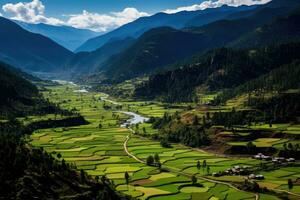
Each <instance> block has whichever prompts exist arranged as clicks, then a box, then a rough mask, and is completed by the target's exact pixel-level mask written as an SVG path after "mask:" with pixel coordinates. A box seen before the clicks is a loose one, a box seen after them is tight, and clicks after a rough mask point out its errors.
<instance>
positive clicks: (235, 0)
mask: <svg viewBox="0 0 300 200" xmlns="http://www.w3.org/2000/svg"><path fill="white" fill-rule="evenodd" d="M270 1H271V0H209V1H204V2H202V3H200V4H194V5H191V6H185V7H179V8H176V9H168V10H165V11H163V12H165V13H169V14H171V13H177V12H180V11H195V10H204V9H206V8H217V7H220V6H223V5H229V6H241V5H248V6H249V5H255V4H265V3H268V2H270Z"/></svg>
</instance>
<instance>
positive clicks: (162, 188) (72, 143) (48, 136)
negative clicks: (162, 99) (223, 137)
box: [30, 85, 300, 200]
mask: <svg viewBox="0 0 300 200" xmlns="http://www.w3.org/2000/svg"><path fill="white" fill-rule="evenodd" d="M48 89H49V90H50V91H51V92H49V91H45V92H44V96H45V97H46V98H49V99H50V100H51V101H52V102H55V103H58V104H59V105H60V106H61V107H62V108H64V109H76V110H78V112H79V113H80V114H81V115H82V116H84V118H85V119H86V120H87V121H88V122H90V124H88V125H82V126H76V127H68V128H52V129H41V130H38V131H35V132H34V133H33V134H32V136H31V144H32V145H33V146H35V147H43V148H44V149H45V150H46V151H47V152H49V153H52V154H53V155H58V154H60V155H61V158H58V159H64V160H65V161H66V162H68V163H72V164H74V165H76V166H77V168H78V170H81V169H83V170H84V171H85V172H87V174H89V175H91V176H93V177H95V176H103V175H105V176H106V177H107V178H109V179H110V180H112V181H113V183H114V185H115V188H116V189H117V190H118V191H120V192H121V193H124V194H128V195H131V196H133V197H137V198H138V199H151V200H152V199H153V200H164V199H178V200H184V199H195V200H196V199H203V200H206V199H207V200H218V199H220V200H221V199H226V200H236V199H244V200H246V199H247V200H250V199H256V196H255V194H253V193H251V192H246V191H241V190H238V189H236V188H235V187H233V186H232V183H239V182H243V181H244V179H245V177H242V176H228V177H222V179H218V178H216V177H212V176H210V175H209V174H208V172H207V170H205V169H204V168H203V169H202V168H200V169H197V167H196V163H197V161H198V160H199V161H203V160H206V161H207V164H208V165H209V166H210V174H211V173H213V172H218V171H222V170H226V169H228V168H230V167H232V166H235V165H240V166H249V167H255V166H256V165H259V164H260V161H258V160H254V159H250V158H230V157H222V156H218V155H215V154H212V153H207V152H205V151H202V150H197V149H192V148H188V147H186V146H183V145H180V144H172V148H163V147H161V145H160V143H159V142H158V141H153V140H150V139H147V138H142V137H140V136H137V135H133V134H131V132H130V131H129V130H128V129H126V128H121V127H120V124H121V123H122V121H124V120H126V119H128V116H127V115H125V114H122V113H119V112H116V111H117V108H116V106H117V105H116V104H114V103H112V102H108V101H104V100H101V96H102V94H99V93H93V92H76V90H78V89H79V88H78V86H74V85H60V86H55V87H49V88H48ZM121 104H122V109H123V110H124V111H127V110H129V111H133V112H136V113H139V114H141V115H143V116H147V117H150V116H155V117H156V116H157V117H159V116H162V115H163V114H164V113H165V112H176V111H180V108H171V109H167V108H165V106H164V105H162V104H160V103H155V102H125V101H124V102H121ZM104 105H106V106H109V108H107V107H106V108H105V107H104ZM50 117H53V116H45V118H50ZM30 118H32V117H30ZM33 118H34V117H33ZM31 120H34V119H30V121H31ZM99 124H101V126H99ZM150 125H151V124H147V123H145V124H140V128H142V127H145V129H146V131H147V132H148V133H150V134H151V133H153V132H154V131H155V130H153V129H151V126H150ZM296 128H297V127H296ZM290 131H293V129H292V130H290ZM127 136H130V139H129V140H128V142H127V146H126V145H125V146H126V147H127V148H128V151H129V152H130V153H131V154H132V155H134V156H136V157H137V158H139V159H140V160H142V161H145V160H146V158H147V157H148V156H149V155H154V154H155V153H157V154H158V155H159V157H160V161H161V163H162V169H163V170H158V168H157V167H153V166H147V165H146V164H144V163H143V162H140V161H138V160H136V159H134V158H133V157H131V156H128V155H127V153H126V151H125V149H124V142H125V141H126V139H127ZM256 142H257V143H258V144H259V145H262V146H267V145H277V144H278V142H280V141H277V140H266V139H261V140H258V141H256ZM56 157H57V156H56ZM125 172H128V174H129V175H130V183H129V185H126V181H125V179H124V173H125ZM261 173H262V174H263V175H264V176H265V177H267V178H266V179H265V180H264V181H260V182H259V184H261V185H263V186H264V187H267V188H270V189H280V190H287V178H288V177H290V176H292V177H294V178H300V169H299V168H298V167H292V166H290V167H286V168H282V169H278V170H276V171H270V172H261ZM192 175H195V176H196V177H197V182H198V183H199V184H197V185H196V186H193V185H192V184H191V176H192ZM200 185H202V186H201V187H200ZM292 192H293V193H296V194H300V186H295V187H294V189H293V191H292ZM259 198H260V199H276V197H275V196H273V195H271V194H261V195H259Z"/></svg>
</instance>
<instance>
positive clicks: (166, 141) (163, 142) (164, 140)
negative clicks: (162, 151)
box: [160, 138, 171, 148]
mask: <svg viewBox="0 0 300 200" xmlns="http://www.w3.org/2000/svg"><path fill="white" fill-rule="evenodd" d="M160 145H161V146H162V147H165V148H170V147H171V145H170V143H169V142H168V140H167V139H166V138H163V139H161V141H160Z"/></svg>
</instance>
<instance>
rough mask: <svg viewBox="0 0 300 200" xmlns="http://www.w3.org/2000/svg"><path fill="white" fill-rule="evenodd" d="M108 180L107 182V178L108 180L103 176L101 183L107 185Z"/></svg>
mask: <svg viewBox="0 0 300 200" xmlns="http://www.w3.org/2000/svg"><path fill="white" fill-rule="evenodd" d="M106 180H107V178H106V176H105V175H103V176H101V182H102V183H103V184H105V183H106Z"/></svg>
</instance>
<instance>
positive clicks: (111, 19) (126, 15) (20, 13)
mask: <svg viewBox="0 0 300 200" xmlns="http://www.w3.org/2000/svg"><path fill="white" fill-rule="evenodd" d="M269 1H271V0H207V1H204V2H202V3H200V4H195V5H191V6H185V7H179V8H176V9H168V10H165V11H163V12H165V13H170V14H171V13H176V12H180V11H195V10H204V9H206V8H216V7H220V6H222V5H230V6H240V5H254V4H265V3H267V2H269ZM45 9H46V8H45V6H44V4H43V3H42V1H41V0H32V1H31V2H19V3H15V4H13V3H8V4H5V5H3V6H2V10H3V11H4V12H3V14H1V13H0V16H2V15H4V16H5V15H6V14H8V15H10V18H11V19H14V20H19V21H23V22H28V23H34V24H37V23H45V24H50V25H67V26H72V27H75V28H83V29H90V30H93V31H97V32H106V31H110V30H112V29H115V28H117V27H120V26H122V25H124V24H127V23H129V22H132V21H134V20H136V19H138V18H140V17H144V16H149V14H148V13H146V12H140V11H138V10H137V9H136V8H125V9H124V10H122V11H120V12H110V13H107V14H100V13H92V12H89V11H87V10H83V11H82V13H79V14H72V15H67V16H66V17H67V18H66V20H61V19H57V18H53V17H47V16H46V15H45Z"/></svg>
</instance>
